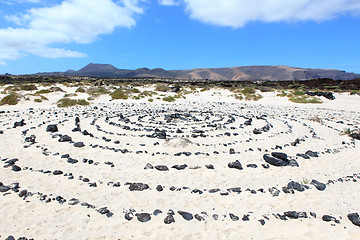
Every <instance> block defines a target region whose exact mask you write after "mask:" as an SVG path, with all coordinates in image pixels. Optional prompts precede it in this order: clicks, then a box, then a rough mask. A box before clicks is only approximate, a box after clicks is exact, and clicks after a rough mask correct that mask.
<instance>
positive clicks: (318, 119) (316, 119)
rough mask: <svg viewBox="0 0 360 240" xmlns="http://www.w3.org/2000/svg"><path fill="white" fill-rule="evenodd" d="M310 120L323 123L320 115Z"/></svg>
mask: <svg viewBox="0 0 360 240" xmlns="http://www.w3.org/2000/svg"><path fill="white" fill-rule="evenodd" d="M309 120H310V121H312V122H317V123H323V120H322V119H321V118H319V117H318V116H316V117H312V118H310V119H309Z"/></svg>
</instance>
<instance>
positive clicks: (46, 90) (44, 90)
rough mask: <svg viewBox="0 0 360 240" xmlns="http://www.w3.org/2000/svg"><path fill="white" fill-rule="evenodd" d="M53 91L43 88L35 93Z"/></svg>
mask: <svg viewBox="0 0 360 240" xmlns="http://www.w3.org/2000/svg"><path fill="white" fill-rule="evenodd" d="M51 92H52V91H51V90H50V89H41V90H39V91H37V92H36V93H35V94H47V93H51Z"/></svg>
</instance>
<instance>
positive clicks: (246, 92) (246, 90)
mask: <svg viewBox="0 0 360 240" xmlns="http://www.w3.org/2000/svg"><path fill="white" fill-rule="evenodd" d="M242 93H243V94H244V95H250V94H255V93H256V91H255V89H254V88H251V87H245V88H244V89H243V90H242Z"/></svg>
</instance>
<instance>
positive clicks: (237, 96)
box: [235, 94, 244, 100]
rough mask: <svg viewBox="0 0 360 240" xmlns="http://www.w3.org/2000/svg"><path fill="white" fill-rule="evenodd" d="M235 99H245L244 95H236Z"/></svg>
mask: <svg viewBox="0 0 360 240" xmlns="http://www.w3.org/2000/svg"><path fill="white" fill-rule="evenodd" d="M235 99H237V100H243V99H244V97H243V95H241V94H235Z"/></svg>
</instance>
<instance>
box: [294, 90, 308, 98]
mask: <svg viewBox="0 0 360 240" xmlns="http://www.w3.org/2000/svg"><path fill="white" fill-rule="evenodd" d="M293 95H294V96H302V95H305V93H304V91H301V90H299V89H296V90H295V91H294V92H293Z"/></svg>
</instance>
